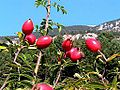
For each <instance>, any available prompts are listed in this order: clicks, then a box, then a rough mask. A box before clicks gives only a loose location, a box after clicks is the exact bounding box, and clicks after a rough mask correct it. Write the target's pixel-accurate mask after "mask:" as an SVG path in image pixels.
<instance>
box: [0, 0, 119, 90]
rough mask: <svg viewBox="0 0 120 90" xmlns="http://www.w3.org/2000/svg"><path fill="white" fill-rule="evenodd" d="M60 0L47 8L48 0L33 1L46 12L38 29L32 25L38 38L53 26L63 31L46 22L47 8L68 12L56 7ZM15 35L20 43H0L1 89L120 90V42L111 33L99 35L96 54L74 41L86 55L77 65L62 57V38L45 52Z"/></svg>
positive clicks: (60, 26)
mask: <svg viewBox="0 0 120 90" xmlns="http://www.w3.org/2000/svg"><path fill="white" fill-rule="evenodd" d="M59 1H60V0H57V1H56V2H54V1H52V2H51V4H50V5H49V4H48V1H47V0H36V1H35V5H36V7H39V6H43V7H45V8H46V11H47V18H46V19H43V20H42V21H41V24H40V26H38V25H36V26H35V27H36V31H38V32H40V35H41V34H42V35H47V34H49V30H53V26H57V27H58V31H59V32H60V31H61V30H62V27H63V26H62V25H61V24H59V23H55V22H54V21H52V20H50V19H49V16H50V11H49V9H50V8H48V7H49V6H53V7H55V8H56V9H57V11H62V13H63V14H66V13H67V12H66V10H65V9H64V7H63V6H61V5H59V4H57V2H59ZM46 26H47V28H46ZM45 29H47V30H45ZM82 33H84V31H83V32H82ZM17 35H18V38H19V42H16V43H13V41H12V40H11V39H10V38H6V41H7V42H9V44H6V43H0V87H1V89H0V90H3V89H4V90H31V88H32V86H33V85H34V84H37V83H42V82H44V83H49V84H51V85H53V87H54V88H55V90H117V89H118V90H119V89H120V40H118V39H116V38H117V37H115V35H114V33H113V32H99V35H98V40H100V42H101V45H102V50H101V52H97V53H93V52H90V51H89V50H88V49H87V47H86V45H85V40H83V39H81V38H80V39H79V40H75V41H74V42H73V43H74V46H75V47H79V48H80V49H81V51H82V52H84V54H85V57H84V58H83V59H82V60H80V61H78V62H72V61H71V60H70V58H65V57H64V54H65V52H64V50H63V49H62V47H61V44H62V41H63V37H62V36H61V35H57V36H56V37H54V39H53V42H52V44H51V45H50V46H49V47H47V48H45V49H38V48H37V47H36V45H35V44H34V45H29V43H28V42H27V41H24V38H25V35H23V33H21V32H18V33H17ZM39 62H40V63H39Z"/></svg>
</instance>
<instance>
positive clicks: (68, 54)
mask: <svg viewBox="0 0 120 90" xmlns="http://www.w3.org/2000/svg"><path fill="white" fill-rule="evenodd" d="M78 50H79V48H74V47H73V48H71V49H70V50H69V51H67V52H66V56H67V57H70V56H71V54H72V53H73V52H75V51H78Z"/></svg>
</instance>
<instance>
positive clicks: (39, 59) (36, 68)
mask: <svg viewBox="0 0 120 90" xmlns="http://www.w3.org/2000/svg"><path fill="white" fill-rule="evenodd" d="M41 57H42V52H41V51H40V52H39V55H38V60H37V63H36V67H35V70H34V72H35V74H36V76H37V73H38V69H39V65H40V61H41Z"/></svg>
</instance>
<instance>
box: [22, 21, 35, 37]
mask: <svg viewBox="0 0 120 90" xmlns="http://www.w3.org/2000/svg"><path fill="white" fill-rule="evenodd" d="M33 29H34V25H33V22H32V20H31V19H29V20H27V21H25V22H24V24H23V25H22V32H23V33H24V34H26V35H27V34H31V33H32V32H33Z"/></svg>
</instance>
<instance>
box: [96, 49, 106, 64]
mask: <svg viewBox="0 0 120 90" xmlns="http://www.w3.org/2000/svg"><path fill="white" fill-rule="evenodd" d="M98 52H99V53H100V54H101V55H102V56H103V58H104V61H105V63H106V61H107V58H106V57H105V55H104V54H103V53H102V52H101V51H100V50H98Z"/></svg>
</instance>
